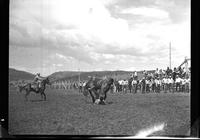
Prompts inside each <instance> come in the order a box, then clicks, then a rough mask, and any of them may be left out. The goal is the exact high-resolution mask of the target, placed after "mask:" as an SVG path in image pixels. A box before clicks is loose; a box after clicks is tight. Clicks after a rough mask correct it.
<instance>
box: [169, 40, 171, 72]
mask: <svg viewBox="0 0 200 140" xmlns="http://www.w3.org/2000/svg"><path fill="white" fill-rule="evenodd" d="M169 68H170V69H171V42H170V43H169Z"/></svg>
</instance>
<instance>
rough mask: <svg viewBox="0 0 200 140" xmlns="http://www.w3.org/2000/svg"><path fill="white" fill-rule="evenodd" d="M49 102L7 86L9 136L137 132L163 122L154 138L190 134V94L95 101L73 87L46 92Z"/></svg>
mask: <svg viewBox="0 0 200 140" xmlns="http://www.w3.org/2000/svg"><path fill="white" fill-rule="evenodd" d="M46 95H47V100H46V101H41V98H40V95H38V94H35V93H32V94H30V96H29V101H28V102H26V101H25V100H24V92H23V93H20V94H19V93H17V92H16V90H15V89H11V88H10V90H9V134H10V135H26V134H27V135H31V134H37V135H40V134H41V135H135V134H137V133H138V132H140V131H141V130H143V129H146V128H150V127H152V126H154V125H156V124H161V123H164V124H165V127H164V128H163V130H161V131H159V132H156V133H154V134H153V135H156V136H189V134H190V94H189V93H174V94H173V93H167V94H165V93H160V94H156V93H149V94H141V93H137V94H119V93H117V94H115V93H114V94H111V93H108V97H107V100H106V101H107V104H106V105H94V104H92V103H91V101H89V100H88V99H87V100H86V99H85V98H84V96H83V95H82V94H81V93H78V91H74V90H52V89H47V90H46Z"/></svg>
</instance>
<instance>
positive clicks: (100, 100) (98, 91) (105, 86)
mask: <svg viewBox="0 0 200 140" xmlns="http://www.w3.org/2000/svg"><path fill="white" fill-rule="evenodd" d="M113 82H114V80H113V78H104V79H101V78H96V77H92V78H90V79H89V80H88V82H86V84H85V86H84V87H83V95H84V96H88V95H90V96H91V98H92V102H93V103H96V104H105V100H106V98H107V92H108V91H109V90H110V88H111V86H112V84H113Z"/></svg>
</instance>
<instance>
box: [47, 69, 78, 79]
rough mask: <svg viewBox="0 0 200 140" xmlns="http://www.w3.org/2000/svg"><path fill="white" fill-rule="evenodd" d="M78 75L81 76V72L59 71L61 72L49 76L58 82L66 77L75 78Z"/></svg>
mask: <svg viewBox="0 0 200 140" xmlns="http://www.w3.org/2000/svg"><path fill="white" fill-rule="evenodd" d="M78 74H79V72H77V71H59V72H55V73H53V74H51V75H49V77H50V78H51V79H55V80H58V79H62V78H64V77H71V76H75V75H78Z"/></svg>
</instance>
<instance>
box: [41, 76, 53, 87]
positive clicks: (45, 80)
mask: <svg viewBox="0 0 200 140" xmlns="http://www.w3.org/2000/svg"><path fill="white" fill-rule="evenodd" d="M42 82H44V83H45V84H48V85H51V82H50V80H49V77H47V78H45V79H44V80H43V81H42Z"/></svg>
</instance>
